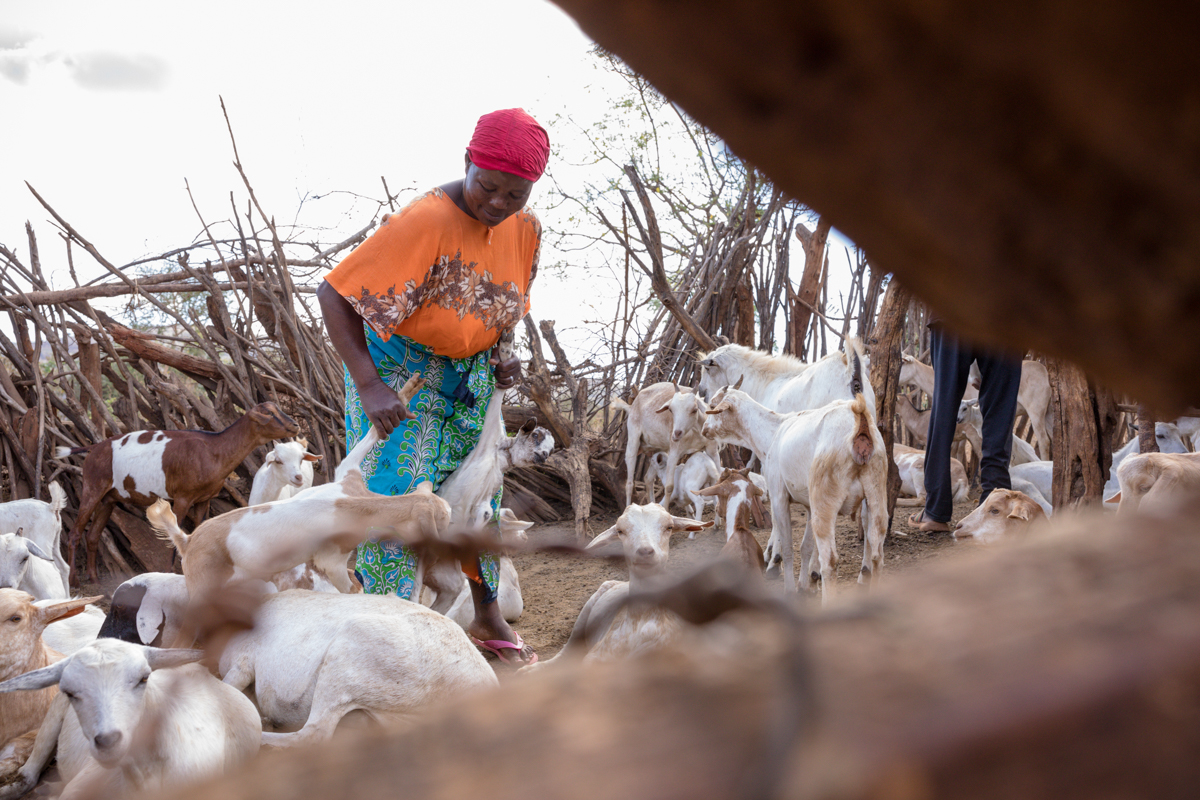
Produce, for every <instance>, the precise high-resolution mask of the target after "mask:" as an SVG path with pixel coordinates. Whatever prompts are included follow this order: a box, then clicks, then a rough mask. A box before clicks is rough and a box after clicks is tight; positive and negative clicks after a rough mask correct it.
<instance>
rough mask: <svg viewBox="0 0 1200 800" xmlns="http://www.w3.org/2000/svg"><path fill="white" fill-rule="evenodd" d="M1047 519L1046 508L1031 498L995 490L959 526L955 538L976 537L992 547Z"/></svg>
mask: <svg viewBox="0 0 1200 800" xmlns="http://www.w3.org/2000/svg"><path fill="white" fill-rule="evenodd" d="M1044 519H1046V514H1045V513H1044V512H1043V511H1042V507H1041V506H1040V505H1038V504H1037V502H1035V501H1034V500H1033V499H1031V498H1030V497H1029V496H1028V495H1025V494H1022V493H1021V492H1018V491H1014V490H1012V489H993V490H992V492H991V494H989V495H988V496H987V500H984V501H983V503H982V504H981V505H980V506H979V507H978V508H976V509H975V510H974V511H972V512H971V513H970V514H968V515H967V516H965V517H963V518H962V520H961V521H960V522H959V523H958V525H956V526H955V528H954V538H955V539H956V540H957V539H966V538H974V539H975V541H976V542H978V543H980V544H991V543H992V542H996V541H998V540H1000V539H1001V538H1003V537H1005V536H1012V535H1014V534H1021V533H1024V532H1026V531H1027V530H1029V527H1030V525H1032V524H1033V523H1035V522H1037V521H1039V520H1044Z"/></svg>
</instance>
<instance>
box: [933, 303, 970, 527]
mask: <svg viewBox="0 0 1200 800" xmlns="http://www.w3.org/2000/svg"><path fill="white" fill-rule="evenodd" d="M929 345H930V352H931V355H932V356H933V374H934V385H933V398H932V399H933V409H932V411H931V412H930V414H929V439H928V441H927V443H926V445H925V511H924V519H925V520H926V521H932V522H935V523H942V524H944V525H947V526H948V525H949V522H950V517H951V516H953V514H954V491H953V489H951V486H950V447H951V445H953V444H954V429H955V427H956V426H957V425H958V405H959V403H961V402H962V396H963V392H964V391H966V388H967V376H968V373H969V372H970V369H971V354H970V353H969V352H968V351H967V350H965V349H964V348H963V347H962V346H961V345H960V343H959V341H958V338H957V337H956V336H955V335H954V334H952V333H949V332H948V331H946V330H944V329H943V327H942V326H941V325H934V326H933V327H931V328H930V329H929ZM946 530H949V528H948V527H947V528H946Z"/></svg>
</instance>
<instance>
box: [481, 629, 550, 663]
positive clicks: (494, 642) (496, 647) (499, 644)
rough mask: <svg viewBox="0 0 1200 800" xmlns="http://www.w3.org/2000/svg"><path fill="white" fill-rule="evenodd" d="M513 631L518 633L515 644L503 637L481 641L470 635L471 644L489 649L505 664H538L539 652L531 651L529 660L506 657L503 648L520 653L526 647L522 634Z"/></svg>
mask: <svg viewBox="0 0 1200 800" xmlns="http://www.w3.org/2000/svg"><path fill="white" fill-rule="evenodd" d="M513 633H516V635H517V643H516V644H513V643H512V642H506V641H504V640H503V639H488V640H486V641H480V640H479V639H476V638H475V637H474V636H469V638H470V639H471V644H473V645H475V646H476V647H479V648H481V649H483V650H487V651H488V652H489V653H493V654H494V655H495V656H496V658H498V659H500V660H501V661H502V662H503V663H505V664H513V665H515V666H522V667H527V666H529V665H531V664H536V663H537V662H538V656H537V653H530V657H529V660H528V661H523V660H521V659H517V658H514V659H508V658H505V657H504V653H502V652H500V651H501V650H515V651H516V652H518V653H520V652H521V651H522V650H524V649H525V640H524V639H522V638H521V634H519V633H517V632H516V631H513Z"/></svg>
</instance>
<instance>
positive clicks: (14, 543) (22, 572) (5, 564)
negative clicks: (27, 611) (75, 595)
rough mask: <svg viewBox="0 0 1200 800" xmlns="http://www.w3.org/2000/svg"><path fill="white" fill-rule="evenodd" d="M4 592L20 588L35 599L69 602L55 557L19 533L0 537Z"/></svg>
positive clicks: (0, 587) (2, 587)
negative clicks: (66, 600)
mask: <svg viewBox="0 0 1200 800" xmlns="http://www.w3.org/2000/svg"><path fill="white" fill-rule="evenodd" d="M0 589H20V590H21V591H23V592H29V593H30V594H31V595H33V597H34V599H35V600H65V599H67V598H68V597H70V596H71V595H70V593H69V592H67V590H66V589H64V588H63V575H62V573H60V572H59V571H58V567H57V566H56V565H55V563H54V557H53V556H51V555H50V554H49V553H47V552H46V551H45V550H43V549H42V548H41V547H39V546H38V545H37V543H36V542H34V541H33V540H32V539H26V538H25V537H24V536H22V535H21V531H18V532H17V533H5V534H0Z"/></svg>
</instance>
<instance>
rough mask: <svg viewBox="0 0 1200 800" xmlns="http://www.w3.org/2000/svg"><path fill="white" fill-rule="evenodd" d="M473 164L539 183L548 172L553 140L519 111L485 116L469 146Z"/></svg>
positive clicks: (514, 110)
mask: <svg viewBox="0 0 1200 800" xmlns="http://www.w3.org/2000/svg"><path fill="white" fill-rule="evenodd" d="M467 154H468V155H469V156H470V157H471V163H473V164H474V165H475V166H477V167H479V168H480V169H495V170H499V171H500V172H507V173H509V174H511V175H517V176H520V177H522V178H525V179H526V180H530V181H536V180H537V179H538V178H540V177H542V173H543V172H545V171H546V161H547V160H549V158H550V136H549V135H548V134H547V133H546V129H545V128H543V127H542V126H541V125H539V124H538V123H537V120H535V119H534V118H533V117H531V116H529V115H528V114H526V113H525V112H524V111H523V110H522V109H519V108H505V109H502V110H500V111H493V112H492V113H490V114H484V115H483V116H482V117H480V118H479V122H477V123H476V124H475V135H474V136H472V137H471V143H470V144H468V145H467Z"/></svg>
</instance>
